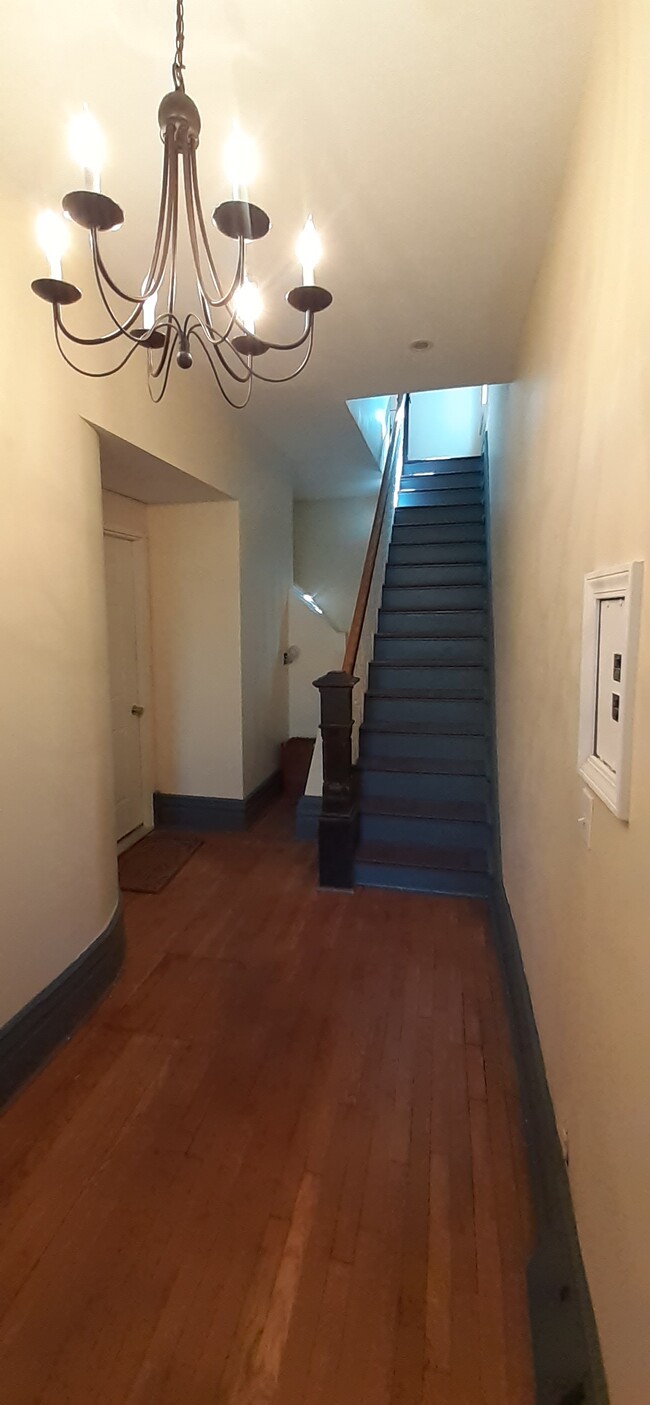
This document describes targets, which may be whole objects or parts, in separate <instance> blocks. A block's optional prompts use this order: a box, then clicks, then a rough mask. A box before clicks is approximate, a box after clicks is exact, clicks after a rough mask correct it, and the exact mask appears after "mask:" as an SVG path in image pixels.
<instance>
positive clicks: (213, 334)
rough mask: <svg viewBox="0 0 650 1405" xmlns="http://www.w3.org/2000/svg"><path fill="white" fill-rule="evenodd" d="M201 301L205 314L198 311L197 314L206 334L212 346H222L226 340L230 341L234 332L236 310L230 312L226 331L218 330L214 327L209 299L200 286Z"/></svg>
mask: <svg viewBox="0 0 650 1405" xmlns="http://www.w3.org/2000/svg"><path fill="white" fill-rule="evenodd" d="M199 301H200V303H201V307H202V308H203V313H204V316H203V317H201V316H200V315H199V314H198V313H196V314H195V315H196V319H197V322H198V323H199V325H200V327H201V330H202V332H203V334H204V336H205V337H207V339H208V341H209V342H210V343H211V345H212V346H222V345H223V343H224V342H227V341H228V339H229V337H230V333H231V332H232V329H233V327H234V325H235V314H234V312H231V313H230V321H229V323H228V327H227V329H226V331H225V332H223V333H222V332H218V331H217V329H216V327H213V325H212V318H211V317H210V307H209V304H208V302H207V300H206V299H205V298H204V296H203V292H202V290H201V289H200V288H199Z"/></svg>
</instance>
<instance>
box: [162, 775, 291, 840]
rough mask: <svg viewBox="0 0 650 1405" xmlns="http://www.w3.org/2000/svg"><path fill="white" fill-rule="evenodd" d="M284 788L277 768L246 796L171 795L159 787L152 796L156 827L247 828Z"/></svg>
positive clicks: (209, 831)
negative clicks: (236, 797) (232, 797)
mask: <svg viewBox="0 0 650 1405" xmlns="http://www.w3.org/2000/svg"><path fill="white" fill-rule="evenodd" d="M281 789H282V776H281V774H280V772H279V771H274V772H273V773H272V775H270V776H268V777H267V779H266V780H265V781H262V783H261V784H260V785H258V786H256V788H255V790H251V792H250V794H249V795H247V796H246V797H245V799H231V798H229V797H224V796H219V795H171V794H167V793H166V792H164V791H161V790H157V791H155V792H154V797H153V815H154V824H155V826H156V828H157V829H196V830H198V831H201V830H204V831H206V832H208V833H214V832H217V831H219V830H232V831H235V832H237V831H240V830H244V829H248V828H249V826H250V825H251V824H253V822H254V821H255V820H256V819H258V818H259V816H260V815H261V814H262V813H263V812H264V810H266V809H267V807H268V806H269V805H270V804H271V802H272V801H273V800H274V799H275V797H276V796H277V795H279V794H280V791H281Z"/></svg>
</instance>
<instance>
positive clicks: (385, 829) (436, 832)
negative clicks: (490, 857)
mask: <svg viewBox="0 0 650 1405" xmlns="http://www.w3.org/2000/svg"><path fill="white" fill-rule="evenodd" d="M360 834H361V843H362V844H365V843H368V844H418V845H419V844H433V845H435V846H436V847H438V848H441V849H480V848H482V847H483V845H485V846H487V844H488V843H489V840H490V828H489V825H487V824H483V823H481V822H480V821H476V822H474V821H471V820H470V821H468V820H427V819H421V818H415V817H412V816H410V815H364V814H363V812H362V813H361V817H360Z"/></svg>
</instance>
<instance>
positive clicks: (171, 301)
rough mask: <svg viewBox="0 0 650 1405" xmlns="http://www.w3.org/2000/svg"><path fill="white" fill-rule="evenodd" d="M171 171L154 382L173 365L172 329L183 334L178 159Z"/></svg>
mask: <svg viewBox="0 0 650 1405" xmlns="http://www.w3.org/2000/svg"><path fill="white" fill-rule="evenodd" d="M170 169H171V204H170V210H171V215H170V228H169V238H168V240H167V250H166V253H165V260H166V259H167V252H168V250H169V248H171V261H170V265H169V292H168V296H167V312H166V313H165V314H164V316H163V317H162V318H161V325H164V327H165V343H164V346H163V347H162V349H161V352H160V360H159V361H158V363H157V365H156V366H153V364H152V362H153V357H152V358H151V360H150V363H149V377H150V379H152V378H153V379H154V380H157V379H158V377H159V376H160V375H162V373H163V372H164V371H165V370H166V365H169V364H171V357H172V354H173V349H174V346H175V345H176V337H174V339H173V342H172V335H171V333H172V327H175V328H177V331H178V335H179V336H180V334H181V324H180V322H179V320H178V318H177V316H176V314H175V312H174V305H175V302H176V258H177V251H178V159H176V160H175V161H174V162H172V164H171V168H170ZM168 358H169V360H168ZM163 394H164V390H163V391H162V392H161V397H160V398H161V399H162V395H163Z"/></svg>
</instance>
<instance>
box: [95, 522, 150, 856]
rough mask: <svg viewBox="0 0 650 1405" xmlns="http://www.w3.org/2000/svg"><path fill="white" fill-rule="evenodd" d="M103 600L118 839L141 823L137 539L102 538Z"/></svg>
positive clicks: (142, 803)
mask: <svg viewBox="0 0 650 1405" xmlns="http://www.w3.org/2000/svg"><path fill="white" fill-rule="evenodd" d="M104 549H105V558H106V601H107V609H108V647H109V667H110V687H111V712H112V723H113V766H114V772H115V825H116V838H117V840H118V841H119V840H120V839H123V838H124V836H125V835H126V834H130V833H131V832H132V830H134V829H138V828H139V826H140V825H142V824H143V823H144V820H145V814H144V785H143V770H142V738H141V735H140V728H141V725H142V724H141V721H140V718H141V715H142V714H141V708H140V698H139V688H138V683H139V676H140V674H139V669H138V628H137V613H136V612H137V598H136V584H135V549H136V543H135V542H133V541H128V540H127V539H126V538H125V537H111V536H105V537H104Z"/></svg>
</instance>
